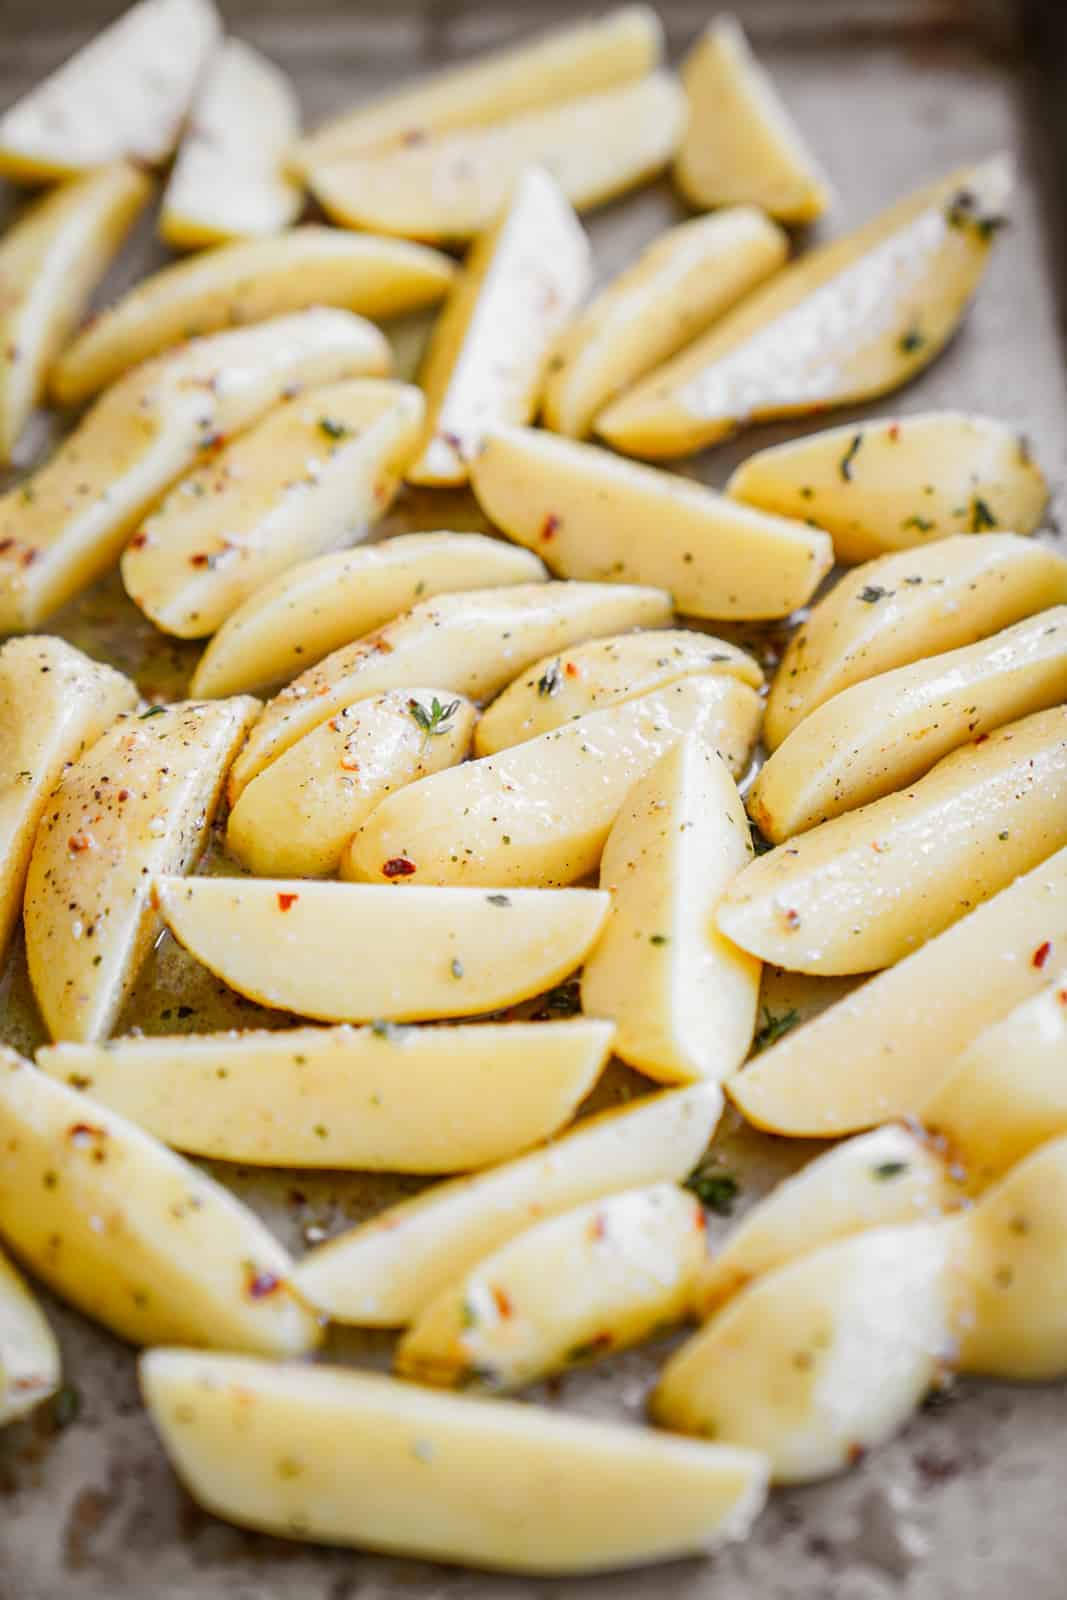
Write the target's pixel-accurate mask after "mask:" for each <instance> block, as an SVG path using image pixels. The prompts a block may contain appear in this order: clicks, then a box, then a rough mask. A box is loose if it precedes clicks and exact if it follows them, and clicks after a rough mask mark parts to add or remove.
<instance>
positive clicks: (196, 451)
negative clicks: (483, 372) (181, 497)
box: [0, 310, 390, 632]
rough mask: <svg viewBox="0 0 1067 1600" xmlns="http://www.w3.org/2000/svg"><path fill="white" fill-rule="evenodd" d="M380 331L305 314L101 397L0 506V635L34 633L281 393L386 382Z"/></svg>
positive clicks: (350, 319)
mask: <svg viewBox="0 0 1067 1600" xmlns="http://www.w3.org/2000/svg"><path fill="white" fill-rule="evenodd" d="M389 361H390V353H389V346H388V344H387V343H386V340H385V338H384V337H383V335H382V334H381V333H379V332H378V329H377V328H375V327H374V326H373V325H372V324H371V323H369V322H365V321H364V320H363V319H362V318H361V317H355V316H352V315H351V313H350V312H347V311H331V310H315V311H304V312H301V313H299V314H298V315H295V316H291V317H277V318H275V319H274V321H272V322H266V323H263V324H262V325H261V326H259V327H255V328H238V329H235V330H233V331H232V332H230V333H220V334H216V335H215V337H214V338H211V339H194V340H192V341H191V343H189V344H188V345H186V346H184V347H183V348H181V349H179V350H173V351H171V352H169V354H167V355H164V356H161V357H159V359H158V360H156V361H152V362H148V363H146V364H145V365H144V366H143V367H138V368H136V369H135V370H134V371H133V372H131V373H130V374H129V375H128V376H127V377H126V378H124V379H123V380H122V381H121V382H120V383H117V384H115V385H114V387H112V388H111V389H109V390H108V391H107V393H106V394H104V395H101V397H100V399H99V400H98V401H97V402H96V404H95V405H94V406H93V407H92V409H91V410H90V411H89V412H88V413H87V414H86V416H85V418H84V420H83V421H82V422H81V423H80V424H79V426H78V427H77V428H76V429H75V430H74V432H73V433H72V434H70V435H69V437H68V438H66V439H65V440H64V441H63V443H62V444H61V445H60V446H59V448H58V450H57V451H56V453H55V454H54V455H53V456H52V458H51V459H50V460H49V461H47V462H46V463H45V465H44V466H42V467H40V468H39V469H38V471H37V472H35V473H34V475H33V477H32V478H29V479H27V481H26V482H25V483H23V484H21V485H20V486H19V487H18V488H15V489H11V490H9V491H8V493H7V494H5V495H4V496H3V497H2V498H0V631H5V632H13V631H17V630H24V629H28V628H34V627H37V626H38V625H39V623H40V622H41V621H42V620H43V618H45V617H46V616H48V615H49V614H50V613H51V612H53V611H55V610H58V608H59V607H60V606H61V605H63V604H64V603H65V602H66V601H67V600H69V599H70V598H71V597H72V596H73V595H75V594H76V593H77V592H78V590H79V589H82V588H84V587H85V586H86V585H87V584H89V583H91V582H92V581H93V579H94V578H97V577H99V576H100V574H101V573H103V572H105V571H106V570H107V569H108V567H110V566H111V565H112V563H113V562H114V561H116V560H117V559H118V556H119V554H120V552H121V550H122V547H123V545H124V544H125V542H126V540H127V538H128V537H129V535H130V533H131V532H132V531H133V530H134V528H136V527H137V525H138V523H139V522H140V520H141V518H142V517H143V516H144V515H145V513H146V512H147V511H149V510H150V509H151V508H152V506H153V505H155V503H156V502H157V501H158V500H159V499H161V497H162V496H163V495H164V494H165V493H166V491H167V490H168V489H169V488H170V487H171V485H172V484H173V483H175V482H176V481H177V479H178V478H180V477H181V476H182V474H183V473H185V472H187V471H188V470H189V468H190V467H192V466H193V465H195V463H196V462H197V460H198V459H203V455H202V452H203V451H205V450H211V449H214V448H216V447H217V445H218V444H219V442H221V441H222V440H223V439H224V438H225V437H226V436H227V435H228V434H232V433H236V432H239V431H241V430H242V429H243V428H247V427H249V426H251V424H252V423H253V422H256V421H257V420H258V419H259V418H260V417H261V416H263V414H264V413H265V412H267V411H269V410H270V408H271V406H273V405H276V404H277V403H278V401H279V400H280V399H281V398H282V396H283V394H285V393H286V391H288V390H291V389H293V388H294V387H295V388H300V387H302V386H303V385H304V384H317V383H332V382H334V381H336V380H337V379H340V378H354V377H359V376H361V375H363V374H371V375H379V374H382V373H384V372H386V371H387V370H388V367H389Z"/></svg>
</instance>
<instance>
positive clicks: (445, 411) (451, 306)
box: [407, 167, 592, 484]
mask: <svg viewBox="0 0 1067 1600" xmlns="http://www.w3.org/2000/svg"><path fill="white" fill-rule="evenodd" d="M591 282H592V256H591V253H590V248H589V241H588V239H587V238H586V235H585V231H584V230H583V228H582V225H581V223H580V222H579V221H578V219H577V217H576V216H575V215H574V212H573V211H572V209H571V207H570V206H569V205H568V203H567V201H566V199H565V198H564V196H563V194H562V192H561V190H560V188H559V185H558V184H557V183H556V181H555V179H554V178H553V177H551V176H550V174H549V173H547V172H545V171H544V170H543V169H542V168H539V167H535V168H532V169H529V170H527V171H524V172H522V173H521V174H520V175H519V177H518V179H517V181H516V183H515V186H514V192H513V193H511V194H510V196H509V197H508V204H507V209H506V210H505V211H504V212H503V214H502V215H501V217H500V219H499V221H494V223H493V226H492V227H490V229H489V231H488V232H487V233H484V234H483V235H482V237H481V238H480V239H479V240H478V242H477V244H476V245H475V247H474V249H473V250H472V251H471V254H470V258H469V260H468V261H467V262H466V264H465V266H464V269H463V272H462V275H461V276H460V277H459V279H458V280H457V281H456V284H455V287H454V288H453V290H452V293H451V295H450V297H449V300H448V303H447V305H446V306H445V309H444V311H443V312H442V313H441V316H440V319H439V320H438V322H437V325H436V327H435V328H434V331H433V336H432V338H431V340H430V344H429V347H428V349H427V352H426V356H425V359H424V361H423V363H422V368H421V370H420V373H419V382H420V383H421V384H422V387H423V388H424V389H425V391H426V400H427V406H428V416H427V419H426V428H425V432H424V435H423V442H422V449H421V451H420V453H419V457H418V459H417V460H416V461H415V463H414V464H413V465H412V466H410V467H409V468H408V473H407V476H408V478H409V479H410V480H411V482H412V483H428V484H458V483H464V482H466V479H467V471H468V463H469V461H470V460H471V458H472V456H474V455H476V454H477V452H478V449H479V447H480V446H481V443H482V440H483V439H484V437H485V433H486V430H487V428H489V427H491V426H492V424H493V423H495V422H529V420H530V418H531V417H532V416H533V415H534V412H535V411H536V409H537V402H538V398H539V396H540V392H541V385H542V381H543V379H544V374H545V368H546V365H547V362H548V359H549V355H550V352H551V349H552V346H553V344H554V342H555V340H556V337H557V335H558V333H559V331H560V329H561V328H562V327H563V326H564V325H565V324H566V322H567V320H568V318H569V317H570V316H571V315H572V314H573V313H574V312H575V311H576V310H577V308H578V306H579V304H580V303H581V301H582V300H583V298H584V297H585V293H586V291H587V289H588V288H589V285H590V283H591Z"/></svg>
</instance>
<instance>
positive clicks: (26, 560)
mask: <svg viewBox="0 0 1067 1600" xmlns="http://www.w3.org/2000/svg"><path fill="white" fill-rule="evenodd" d="M40 553H41V552H40V551H39V550H38V549H37V548H36V546H35V545H30V547H29V549H27V550H24V551H23V552H22V555H21V557H20V558H19V559H20V560H21V562H22V565H23V566H24V567H32V566H33V563H34V562H35V561H36V560H37V557H38V556H39V555H40Z"/></svg>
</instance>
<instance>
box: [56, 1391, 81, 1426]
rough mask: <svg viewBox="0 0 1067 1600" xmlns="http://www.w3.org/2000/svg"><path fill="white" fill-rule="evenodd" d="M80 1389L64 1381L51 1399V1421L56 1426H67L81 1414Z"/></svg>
mask: <svg viewBox="0 0 1067 1600" xmlns="http://www.w3.org/2000/svg"><path fill="white" fill-rule="evenodd" d="M81 1410H82V1397H81V1391H80V1390H79V1389H76V1388H75V1386H74V1385H73V1384H72V1383H65V1384H64V1385H63V1387H62V1389H60V1390H59V1391H58V1393H57V1394H56V1395H55V1396H54V1397H53V1400H52V1422H53V1424H54V1426H55V1427H57V1428H69V1427H70V1426H71V1424H72V1423H74V1422H77V1420H78V1418H79V1417H80V1416H81Z"/></svg>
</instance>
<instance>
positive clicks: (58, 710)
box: [0, 635, 137, 959]
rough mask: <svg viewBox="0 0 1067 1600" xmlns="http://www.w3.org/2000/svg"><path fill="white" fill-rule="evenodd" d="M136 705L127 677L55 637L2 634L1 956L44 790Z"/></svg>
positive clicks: (17, 909) (47, 791) (45, 796)
mask: <svg viewBox="0 0 1067 1600" xmlns="http://www.w3.org/2000/svg"><path fill="white" fill-rule="evenodd" d="M136 704H137V690H136V689H135V688H134V686H133V684H132V683H131V682H130V681H129V679H128V678H124V677H123V675H122V674H121V673H120V672H115V671H114V670H113V669H112V668H111V667H105V666H101V665H100V663H99V662H97V661H91V660H90V659H89V657H88V656H83V655H82V653H81V651H80V650H75V649H74V648H73V646H72V645H69V644H66V643H65V642H64V641H63V640H62V639H52V638H49V637H48V636H47V635H46V636H44V637H41V638H25V639H9V640H8V641H7V643H6V644H5V645H4V647H3V649H2V650H0V959H2V957H3V955H4V952H5V950H6V948H7V941H8V939H9V937H10V935H11V930H12V929H13V927H14V926H15V922H16V921H17V919H18V916H19V913H20V911H21V910H22V893H23V888H24V887H25V883H26V869H27V868H28V866H29V864H30V851H31V850H32V848H33V839H34V835H35V834H36V832H37V824H38V823H39V822H40V820H41V816H42V814H43V812H44V809H45V806H46V805H47V803H48V797H49V795H50V794H51V793H52V790H53V789H54V788H55V786H56V784H57V783H58V782H59V780H60V778H61V776H62V774H63V769H64V767H66V765H67V763H68V762H71V761H76V760H77V759H78V757H79V756H80V755H81V754H82V752H83V750H85V749H87V748H88V746H89V745H91V744H92V743H93V741H94V740H95V739H98V738H99V737H100V735H101V734H102V733H103V732H104V730H105V729H106V728H107V727H108V726H109V725H110V724H111V723H112V722H113V721H114V720H115V718H116V717H117V716H118V715H119V713H120V711H129V710H131V709H132V707H133V706H135V705H136Z"/></svg>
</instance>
